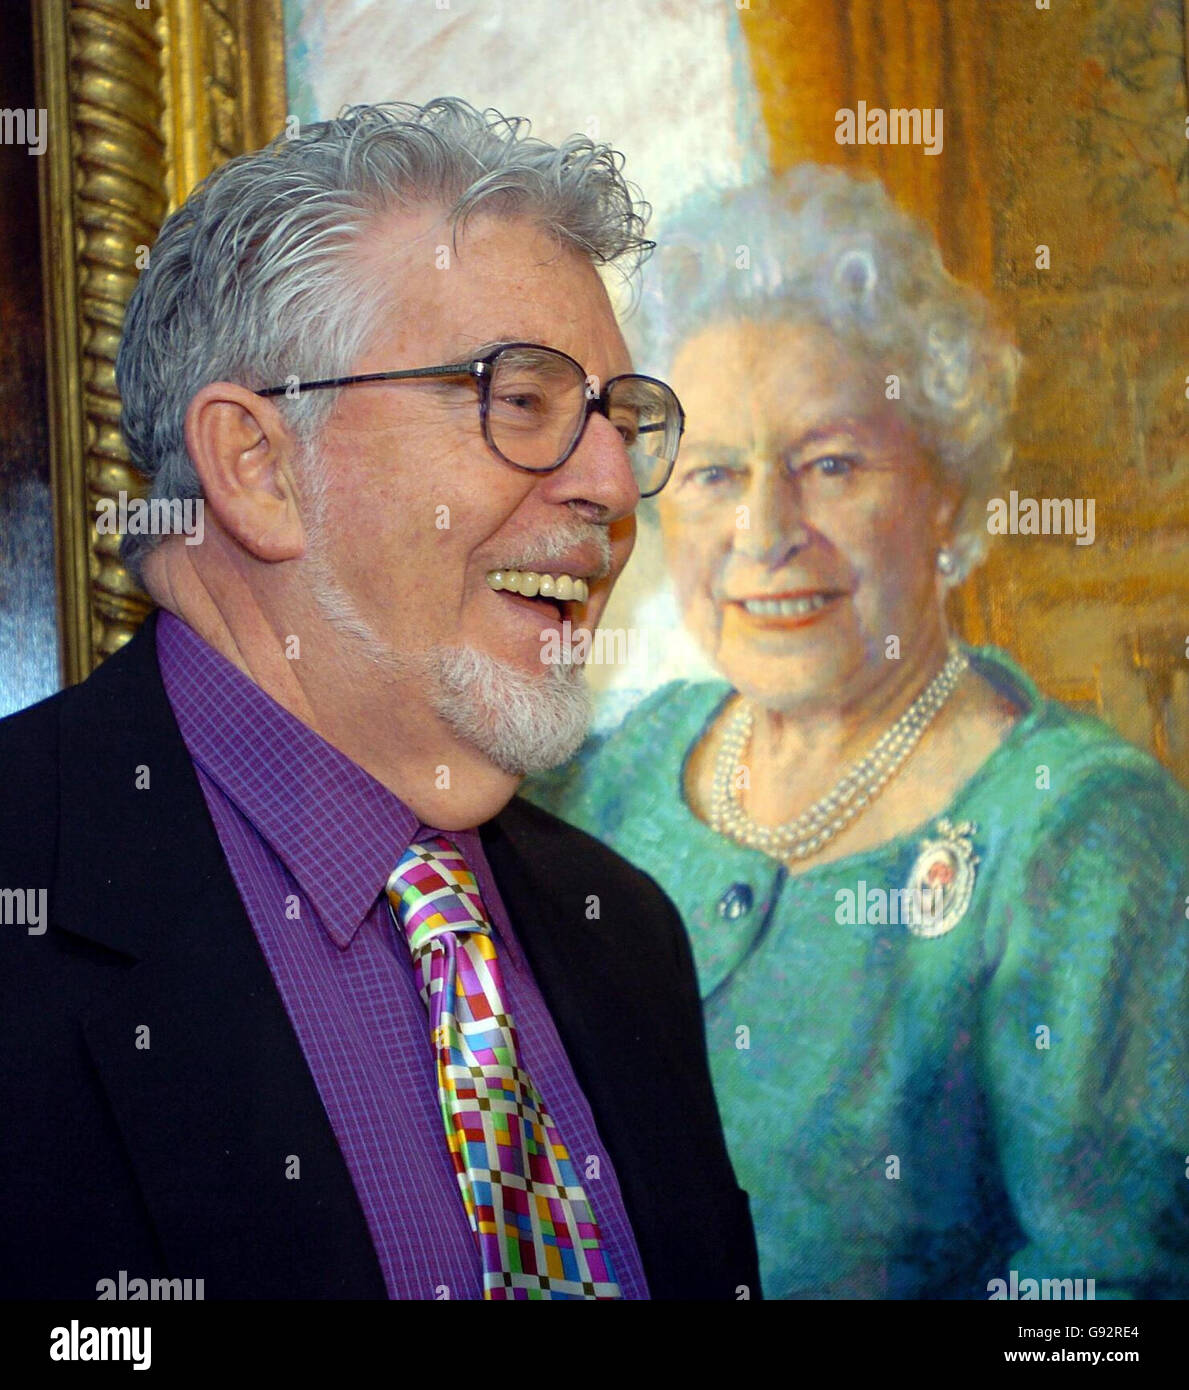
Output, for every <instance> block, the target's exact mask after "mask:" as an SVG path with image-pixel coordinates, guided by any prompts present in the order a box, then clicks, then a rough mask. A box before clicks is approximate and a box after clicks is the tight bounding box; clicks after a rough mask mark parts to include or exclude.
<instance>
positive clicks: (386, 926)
mask: <svg viewBox="0 0 1189 1390" xmlns="http://www.w3.org/2000/svg"><path fill="white" fill-rule="evenodd" d="M157 646H158V652H159V657H160V663H161V675H162V678H163V680H164V682H165V689H166V693H167V694H168V696H169V701H170V704H171V705H172V706H173V712H174V716H175V717H176V719H177V721H178V727H179V728H180V730H181V734H182V738H183V739H184V740H185V743H186V747H187V749H188V750H189V752H190V756H191V758H193V760H194V765H195V768H196V770H197V772H198V780H199V783H200V784H201V786H202V791H203V794H204V796H205V797H206V803H207V806H208V807H209V808H210V813H211V817H212V819H213V820H214V824H215V829H216V831H217V833H218V836H219V841H220V843H221V844H222V846H223V852H224V854H225V855H226V856H227V862H228V865H229V866H230V869H231V873H232V876H233V878H234V880H235V884H236V887H237V888H238V890H239V895H240V897H241V899H242V900H243V903H244V907H245V909H246V910H247V914H248V918H249V920H250V921H251V924H252V929H253V931H254V932H255V933H256V938H257V940H258V941H259V943H260V947H261V950H262V951H263V953H264V956H265V959H266V960H267V962H268V965H269V969H270V970H271V971H272V976H273V979H274V980H275V981H276V985H277V989H278V990H279V991H280V994H281V998H282V1000H283V1001H284V1004H285V1009H286V1011H287V1012H288V1015H289V1019H290V1021H291V1022H292V1024H293V1028H294V1030H295V1032H296V1034H297V1038H298V1041H299V1042H300V1044H301V1049H302V1052H303V1053H304V1054H305V1059H306V1062H307V1064H308V1065H309V1068H310V1073H311V1075H312V1076H313V1079H314V1082H315V1084H316V1085H317V1088H318V1092H319V1094H320V1095H321V1097H322V1104H323V1105H324V1106H325V1108H326V1114H327V1116H328V1117H329V1119H330V1124H331V1127H332V1128H333V1130H334V1133H335V1137H336V1138H337V1140H338V1143H339V1148H340V1149H341V1150H342V1154H343V1158H344V1160H345V1161H346V1164H347V1168H348V1170H349V1171H350V1174H351V1178H352V1181H353V1182H354V1184H355V1190H356V1192H357V1193H358V1194H359V1201H360V1204H361V1206H362V1208H363V1213H364V1216H365V1217H366V1219H367V1224H368V1228H369V1229H370V1231H371V1236H372V1241H373V1243H374V1245H375V1248H376V1254H377V1256H378V1257H379V1262H380V1267H381V1269H382V1270H383V1273H384V1281H385V1284H386V1285H387V1288H388V1296H389V1298H426V1299H433V1298H439V1297H443V1296H446V1295H443V1294H442V1293H441V1292H440V1290H441V1289H442V1286H445V1287H446V1289H448V1290H449V1294H448V1296H449V1297H450V1298H472V1299H474V1298H480V1297H482V1289H483V1282H482V1268H481V1265H480V1261H479V1252H478V1246H477V1244H476V1241H475V1238H474V1236H473V1235H472V1233H471V1229H470V1226H469V1224H468V1222H467V1217H466V1211H465V1209H464V1207H463V1204H462V1195H461V1193H460V1191H459V1187H458V1179H457V1178H456V1176H455V1173H454V1168H453V1165H452V1163H451V1161H450V1157H449V1154H448V1152H447V1148H446V1137H445V1133H444V1131H443V1127H442V1115H441V1110H440V1109H439V1106H438V1095H437V1080H436V1075H435V1069H434V1057H433V1052H432V1050H431V1047H430V1041H429V1025H428V1019H427V1016H426V1011H425V1005H424V1004H423V1003H422V1001H421V997H420V995H419V994H418V991H417V982H416V977H415V975H414V971H413V965H412V960H411V958H410V955H409V949H408V946H407V945H406V944H405V942H404V941H403V940H402V939H399V938H398V937H397V934H396V928H395V926H394V924H393V921H392V918H391V915H390V913H389V909H388V902H387V898H386V897H385V894H384V885H385V883H386V881H387V878H388V875H389V874H390V873H391V872H392V870H393V869H394V868H395V867H396V864H397V861H398V860H399V859H400V857H401V855H402V854H403V853H404V851H405V849H406V848H407V847H408V846H409V844H410V843H411V842H412V841H413V840H415V839H418V838H420V837H421V836H423V835H425V834H443V833H446V832H442V831H436V830H434V829H433V827H429V826H423V825H421V824H420V823H419V822H418V820H417V817H416V816H415V815H414V814H413V812H412V811H410V810H409V808H408V807H407V806H405V805H404V803H403V802H402V801H400V799H399V798H398V797H396V796H395V795H393V793H392V792H390V791H388V790H387V788H385V787H383V786H381V785H380V783H379V782H377V781H376V780H375V779H374V778H373V777H371V776H370V775H369V774H368V773H366V772H365V771H364V770H363V769H362V768H361V767H359V766H357V765H356V764H355V763H353V762H351V760H350V759H349V758H347V757H346V756H344V754H342V753H340V752H339V751H338V750H337V749H336V748H332V747H331V745H330V744H329V743H327V742H326V741H325V740H324V739H322V738H320V737H319V736H318V735H317V734H316V733H314V731H313V730H312V729H310V728H308V727H307V726H306V725H305V724H303V723H301V721H300V720H298V719H296V718H294V716H293V715H291V714H289V713H288V711H286V710H284V709H282V708H281V706H280V705H278V704H277V703H276V702H275V701H274V700H272V699H271V698H270V697H269V696H268V695H266V694H265V693H264V691H263V690H261V689H260V687H259V686H257V685H256V684H255V683H254V682H253V681H251V680H250V679H249V678H248V677H247V676H246V675H244V674H243V673H242V672H241V671H239V670H238V669H237V668H236V667H235V666H233V665H232V664H231V662H229V661H227V660H226V658H224V657H223V656H221V655H220V654H219V653H218V652H216V651H215V650H214V649H213V648H212V647H210V646H208V645H207V644H206V643H205V642H204V641H203V640H202V639H201V638H200V637H199V636H198V635H197V634H196V633H195V632H193V631H192V630H191V629H190V628H189V627H187V626H186V625H185V624H184V623H182V622H181V621H180V620H178V619H177V618H175V617H173V616H172V615H171V614H169V613H165V612H163V613H162V614H161V618H160V620H159V623H158V628H157ZM449 835H450V838H451V839H452V840H453V841H454V842H455V843H456V844H457V845H458V847H459V849H460V850H461V851H462V853H463V854H464V856H465V857H466V860H467V863H468V864H469V865H470V867H471V869H472V871H473V872H474V874H475V877H476V879H477V880H478V883H479V889H480V891H481V893H482V894H483V901H484V903H485V904H486V905H487V910H488V913H489V915H490V917H491V921H492V925H493V927H494V932H495V939H496V942H497V948H498V951H499V958H500V963H501V968H502V973H503V978H504V983H505V986H506V992H507V995H508V1001H509V1003H510V1005H511V1009H512V1014H513V1017H514V1018H515V1020H516V1026H517V1031H518V1034H519V1038H520V1043H521V1053H522V1056H521V1061H522V1062H523V1064H524V1066H525V1068H526V1070H527V1071H528V1072H529V1074H530V1075H531V1076H532V1078H533V1080H534V1082H535V1083H536V1085H537V1088H538V1090H539V1091H540V1092H541V1094H542V1096H543V1097H544V1100H545V1104H546V1106H547V1107H548V1108H549V1110H550V1112H551V1113H552V1115H553V1117H554V1119H555V1120H556V1121H557V1125H558V1128H559V1130H560V1132H561V1135H562V1137H563V1139H564V1140H565V1143H566V1146H567V1148H568V1149H569V1151H570V1155H571V1157H572V1158H573V1160H574V1165H575V1167H576V1168H577V1170H578V1172H579V1174H580V1175H584V1173H585V1171H586V1169H587V1166H588V1163H589V1160H590V1159H591V1158H592V1157H594V1158H597V1159H598V1169H597V1171H598V1173H599V1175H600V1176H599V1177H598V1178H597V1179H592V1180H585V1181H584V1186H585V1188H586V1193H587V1196H588V1197H589V1198H590V1201H591V1203H592V1205H593V1207H594V1211H595V1215H596V1217H597V1219H598V1222H599V1225H600V1227H601V1229H602V1233H603V1240H604V1246H605V1248H606V1250H607V1252H608V1254H609V1255H610V1257H611V1262H612V1267H613V1269H614V1270H615V1273H616V1276H617V1278H618V1281H619V1285H620V1288H621V1289H622V1291H623V1295H624V1297H625V1298H647V1297H648V1289H647V1285H646V1283H645V1280H644V1273H643V1270H642V1268H641V1265H640V1256H639V1252H638V1251H637V1249H636V1242H635V1238H634V1236H633V1235H632V1231H631V1227H630V1226H629V1224H628V1219H627V1213H626V1212H625V1210H624V1206H623V1200H622V1198H621V1196H620V1190H619V1181H618V1179H617V1178H616V1176H615V1170H614V1169H613V1168H612V1166H611V1159H610V1158H609V1156H608V1155H607V1152H606V1150H605V1149H604V1147H603V1144H602V1141H601V1140H600V1138H599V1135H598V1132H597V1130H596V1129H595V1124H594V1119H593V1117H592V1115H591V1112H590V1107H589V1105H588V1104H587V1102H586V1098H585V1096H584V1095H583V1094H582V1092H581V1090H580V1089H579V1087H578V1083H577V1081H576V1080H575V1078H574V1074H573V1071H572V1070H571V1068H570V1063H569V1059H568V1058H567V1057H566V1053H565V1049H564V1048H563V1046H562V1043H561V1039H560V1038H559V1037H558V1035H557V1030H556V1029H555V1028H554V1026H553V1020H552V1019H551V1017H550V1015H549V1012H548V1010H547V1009H546V1007H545V1003H544V1001H543V999H542V998H541V994H540V991H539V990H538V989H537V985H536V981H535V980H534V979H533V976H532V972H531V971H530V970H529V967H528V963H527V961H526V960H525V958H524V956H523V954H522V953H521V950H520V948H519V946H518V945H517V942H516V936H515V933H514V932H513V930H512V924H511V923H510V922H509V920H508V915H507V912H506V911H505V909H504V905H503V903H502V902H501V901H500V895H499V891H498V890H497V888H496V885H495V880H494V878H493V877H492V873H491V869H490V867H489V865H488V863H487V860H486V858H485V857H484V854H483V849H482V846H481V844H480V841H479V835H478V833H477V832H476V831H474V830H468V831H451V832H449Z"/></svg>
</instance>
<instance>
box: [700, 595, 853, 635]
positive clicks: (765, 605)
mask: <svg viewBox="0 0 1189 1390" xmlns="http://www.w3.org/2000/svg"><path fill="white" fill-rule="evenodd" d="M845 597H846V594H845V593H842V592H839V591H837V590H831V589H812V590H805V589H802V590H799V591H797V592H796V593H785V594H757V595H755V596H753V597H750V598H740V599H728V600H727V603H728V606H729V607H731V608H734V609H735V610H736V611H737V612H738V613H739V614H740V615H741V616H742V618H743V620H744V621H745V622H746V623H747V624H748V625H749V626H752V627H762V628H783V629H786V630H787V629H792V628H799V627H807V626H809V624H810V623H815V622H817V621H819V619H821V618H822V617H824V616H825V615H826V614H827V613H828V612H830V611H832V609H833V608H834V607H835V606H836V605H837V603H838V600H839V599H843V598H845Z"/></svg>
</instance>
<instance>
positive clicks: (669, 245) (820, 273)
mask: <svg viewBox="0 0 1189 1390" xmlns="http://www.w3.org/2000/svg"><path fill="white" fill-rule="evenodd" d="M736 317H740V318H749V319H757V318H758V319H767V320H772V319H779V320H784V321H789V320H791V321H797V320H802V321H810V322H813V323H816V324H819V325H821V326H823V327H825V328H827V329H829V330H830V331H831V332H833V333H834V334H835V335H836V336H837V337H838V338H839V340H840V341H841V342H842V343H843V344H844V345H845V346H846V347H847V349H848V350H849V351H851V352H854V353H855V354H856V355H858V356H860V357H862V358H863V359H864V360H866V361H870V362H873V363H875V364H877V365H878V366H879V368H880V370H881V371H882V372H886V373H888V374H894V375H896V376H897V377H899V379H900V391H901V401H902V403H903V406H904V408H905V410H906V413H907V415H908V417H909V420H910V422H911V423H912V425H913V427H914V429H915V430H916V432H917V435H918V437H919V438H920V439H921V441H922V443H923V444H924V446H925V447H926V449H928V450H929V451H930V452H931V453H932V455H933V456H934V458H935V459H936V460H937V461H938V463H939V464H940V465H941V467H942V468H943V469H944V470H945V472H946V474H948V475H949V476H950V477H951V478H953V479H954V480H956V481H957V482H958V484H959V486H960V488H961V491H962V501H961V504H960V507H959V511H958V514H957V517H956V518H955V535H954V543H953V547H952V549H953V552H954V558H955V561H956V568H955V571H954V573H953V574H952V575H951V576H949V578H950V582H954V583H956V582H957V581H958V580H960V579H962V578H964V577H965V575H966V574H968V573H969V571H970V569H971V568H972V567H973V566H974V565H975V564H976V563H977V562H978V561H979V559H981V557H982V553H983V550H984V548H985V545H986V539H987V531H986V500H987V498H988V497H990V496H991V495H992V494H993V492H994V491H995V488H996V485H997V482H998V480H999V479H1001V478H1002V476H1003V474H1004V472H1005V471H1006V469H1007V467H1008V464H1009V463H1010V460H1011V444H1010V441H1009V434H1008V431H1009V424H1010V420H1011V415H1012V410H1013V407H1014V401H1015V390H1016V381H1017V378H1018V375H1019V370H1020V366H1021V362H1022V358H1021V356H1020V353H1019V352H1018V351H1017V350H1016V348H1015V346H1014V345H1013V343H1012V341H1011V337H1010V335H1009V334H1008V333H1007V331H1006V330H1005V329H1004V328H1003V327H1002V326H1001V325H1000V324H999V323H998V322H997V321H996V318H995V316H994V314H993V312H992V310H991V307H990V305H989V304H988V303H987V301H986V300H985V299H984V298H983V297H982V296H981V295H979V294H977V293H976V292H975V291H974V290H972V289H970V288H968V287H966V286H964V285H961V284H959V283H958V282H957V281H956V280H955V279H954V278H953V277H952V276H951V275H950V274H949V273H948V272H947V271H946V269H945V267H944V266H943V265H942V261H941V255H940V252H939V251H938V249H937V245H936V242H935V241H934V238H933V236H932V233H931V232H930V231H929V229H928V228H927V227H926V225H925V224H924V223H923V222H922V221H920V220H919V219H918V218H915V217H912V216H910V215H908V214H907V213H905V212H903V211H902V210H901V209H900V208H898V207H897V206H896V205H895V204H894V203H893V202H892V200H891V199H890V198H889V197H888V194H887V193H886V192H885V190H884V188H883V186H882V185H881V184H880V183H879V182H878V180H876V179H857V178H854V177H852V176H851V175H849V174H847V173H845V172H843V171H842V170H841V169H835V168H828V167H825V166H822V165H815V164H802V165H798V166H796V167H795V168H793V169H791V170H790V171H788V173H786V174H785V175H783V176H781V177H780V178H778V179H774V180H771V181H769V182H766V183H763V184H757V185H753V186H750V187H747V188H741V189H733V190H729V191H725V192H723V191H703V192H701V193H699V194H696V195H694V196H693V197H692V198H690V199H689V200H688V201H687V202H686V203H685V204H683V205H682V207H681V208H679V209H678V210H677V211H676V212H675V214H674V215H673V217H672V218H671V219H667V220H666V222H665V225H664V227H663V228H662V230H661V235H660V250H659V251H658V252H657V254H656V256H655V257H654V259H653V261H652V264H651V265H650V266H649V270H648V272H647V274H646V276H645V282H644V285H643V292H642V296H641V302H640V312H639V314H638V315H637V317H636V318H635V320H634V322H633V324H632V325H631V333H632V337H633V346H637V347H638V348H639V349H640V350H641V351H642V352H644V353H645V354H647V360H648V361H649V362H650V363H653V364H654V365H655V366H656V367H659V368H660V369H661V370H667V368H668V367H669V366H670V365H671V362H672V358H673V356H674V355H675V354H676V351H677V349H678V347H679V346H680V345H681V343H682V342H684V341H685V340H686V339H687V338H688V337H690V336H691V335H692V334H694V333H696V332H698V331H699V330H700V329H703V328H706V327H709V326H710V325H712V324H714V323H717V322H722V321H723V320H726V319H731V318H736ZM689 405H690V403H689V402H687V408H688V407H689ZM695 408H696V406H695Z"/></svg>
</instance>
